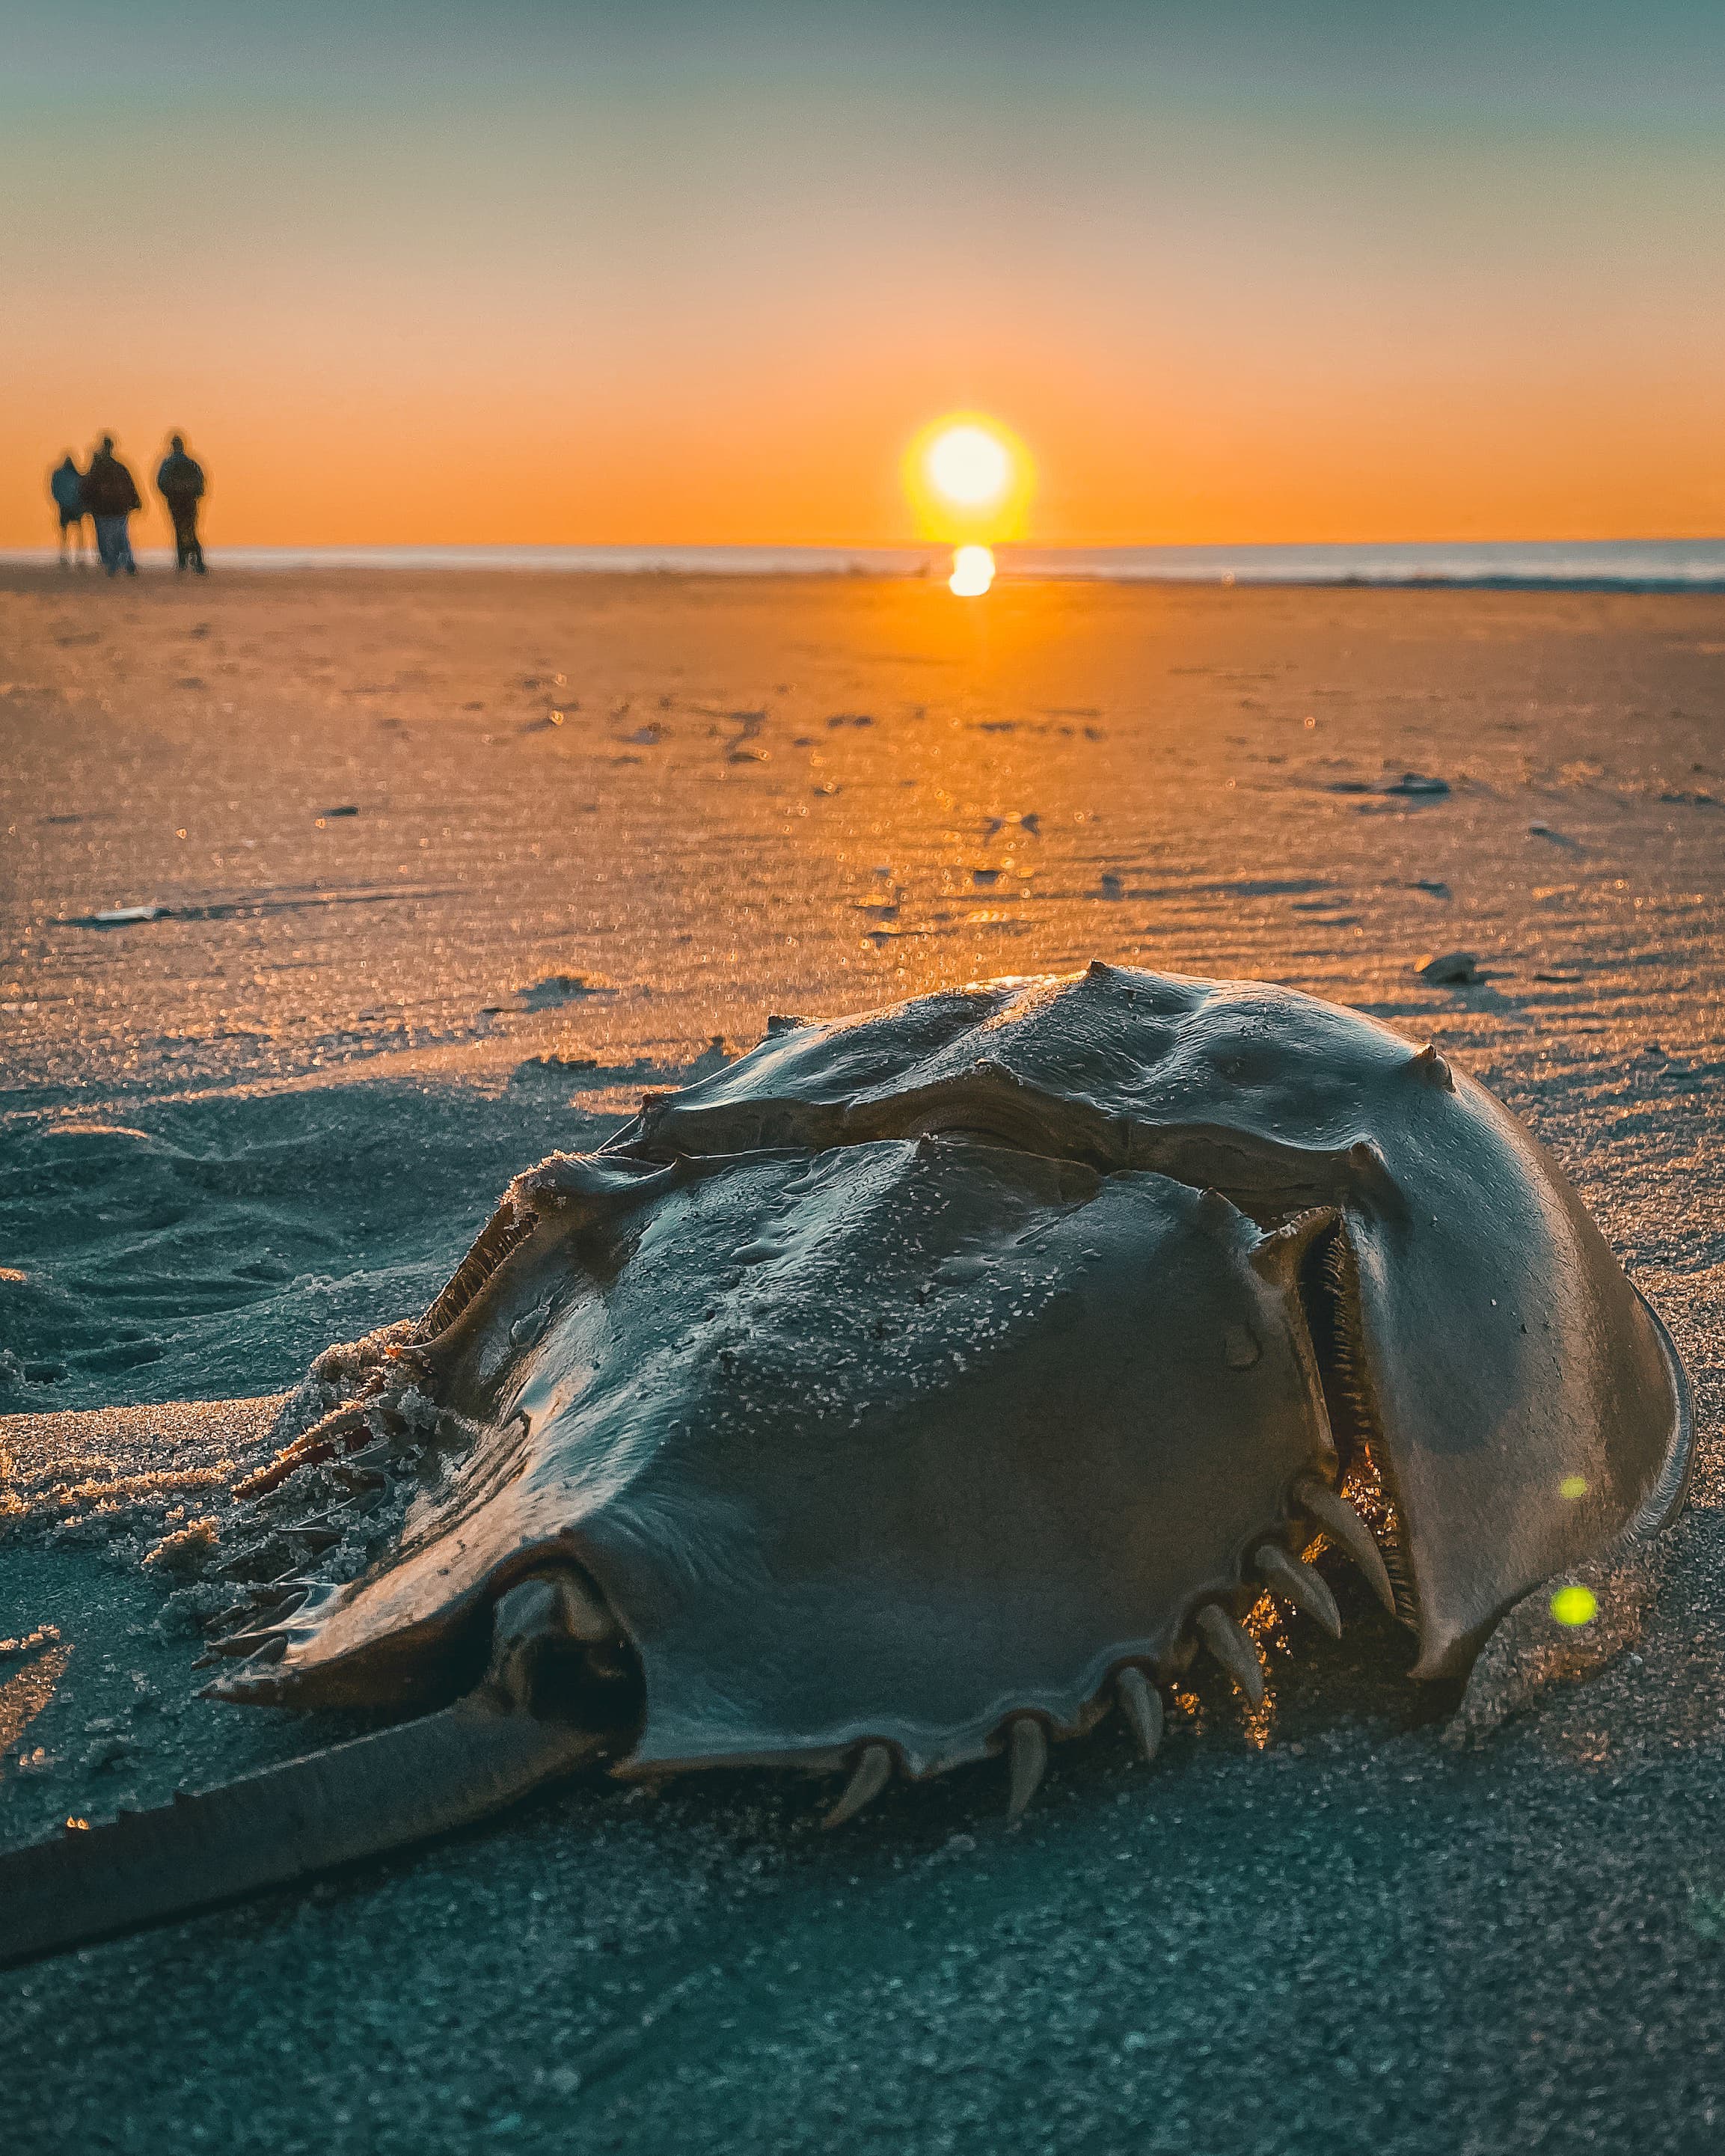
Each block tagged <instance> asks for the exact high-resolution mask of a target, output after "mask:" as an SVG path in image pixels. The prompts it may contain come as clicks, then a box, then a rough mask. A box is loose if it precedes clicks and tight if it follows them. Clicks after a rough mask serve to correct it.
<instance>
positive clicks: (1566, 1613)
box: [1551, 1587, 1599, 1625]
mask: <svg viewBox="0 0 1725 2156" xmlns="http://www.w3.org/2000/svg"><path fill="white" fill-rule="evenodd" d="M1551 1614H1552V1615H1553V1617H1555V1618H1556V1619H1557V1620H1558V1624H1560V1625H1591V1624H1592V1622H1593V1621H1594V1618H1595V1617H1597V1616H1598V1615H1599V1597H1598V1595H1596V1594H1594V1591H1593V1589H1592V1588H1590V1587H1560V1588H1559V1589H1558V1591H1557V1593H1556V1594H1554V1595H1553V1597H1552V1599H1551Z"/></svg>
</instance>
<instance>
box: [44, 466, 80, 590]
mask: <svg viewBox="0 0 1725 2156" xmlns="http://www.w3.org/2000/svg"><path fill="white" fill-rule="evenodd" d="M48 490H49V493H50V494H51V495H53V496H54V507H55V509H56V510H58V511H59V520H60V567H62V568H63V569H65V568H69V567H71V564H72V562H73V560H74V558H75V559H77V560H78V561H80V562H87V561H88V560H89V559H90V536H89V534H88V533H87V532H86V531H85V528H84V518H85V507H84V475H83V473H82V472H81V471H80V470H79V469H78V465H77V463H76V461H75V459H74V457H73V455H72V452H71V451H70V450H69V449H68V450H67V452H66V454H65V458H64V461H63V462H61V463H59V464H57V465H55V466H54V470H52V471H51V472H50V473H49V475H48ZM68 547H70V549H71V552H70V553H68V552H67V551H66V550H67V548H68Z"/></svg>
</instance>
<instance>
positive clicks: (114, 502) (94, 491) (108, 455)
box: [84, 434, 144, 577]
mask: <svg viewBox="0 0 1725 2156" xmlns="http://www.w3.org/2000/svg"><path fill="white" fill-rule="evenodd" d="M84 506H85V508H86V509H87V510H88V511H90V515H91V516H93V517H94V518H95V535H96V552H97V553H98V554H100V557H101V560H102V567H104V568H105V570H106V571H107V572H108V574H109V575H110V577H111V576H115V575H116V574H117V573H118V572H119V571H120V570H121V569H124V570H125V572H126V575H127V576H129V577H135V576H136V574H137V572H138V565H137V563H136V562H135V561H133V559H132V557H131V532H130V531H128V530H127V528H126V520H127V518H128V517H130V516H131V513H132V511H133V510H135V509H141V508H142V507H143V506H144V505H143V503H142V501H141V500H140V499H139V497H138V490H137V487H136V485H135V484H134V482H133V480H132V475H131V473H130V472H129V471H128V470H126V466H125V465H123V464H121V461H120V459H119V458H118V457H116V455H115V454H114V437H113V436H112V435H111V434H104V435H103V437H102V445H101V447H100V449H98V450H97V451H96V453H95V455H94V456H93V457H92V458H91V459H90V470H88V471H87V472H85V475H84Z"/></svg>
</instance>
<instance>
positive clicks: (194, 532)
mask: <svg viewBox="0 0 1725 2156" xmlns="http://www.w3.org/2000/svg"><path fill="white" fill-rule="evenodd" d="M156 490H157V493H158V494H159V495H161V496H162V500H164V501H165V502H166V503H167V513H168V515H169V516H171V517H172V519H173V521H174V567H176V568H177V569H196V570H197V572H198V575H199V576H200V577H201V576H202V575H203V543H202V542H201V541H200V540H199V538H198V503H199V502H200V501H202V500H203V465H200V464H198V462H197V461H196V460H195V459H193V458H191V457H188V456H187V454H186V444H185V443H184V441H183V440H182V439H181V437H180V436H179V435H178V434H176V435H175V436H174V438H173V440H172V445H171V446H170V448H169V449H168V453H167V455H166V456H165V457H164V458H163V459H162V469H161V470H160V471H158V472H157V475H156Z"/></svg>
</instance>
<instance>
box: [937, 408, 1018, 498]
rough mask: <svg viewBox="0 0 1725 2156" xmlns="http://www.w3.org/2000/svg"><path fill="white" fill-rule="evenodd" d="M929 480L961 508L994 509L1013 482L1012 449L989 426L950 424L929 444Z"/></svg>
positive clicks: (942, 495) (938, 492)
mask: <svg viewBox="0 0 1725 2156" xmlns="http://www.w3.org/2000/svg"><path fill="white" fill-rule="evenodd" d="M925 462H926V464H927V469H928V483H929V485H931V486H932V488H933V489H934V490H935V492H936V493H937V495H940V496H941V497H942V500H946V501H950V502H952V504H953V505H954V506H957V508H960V509H992V508H993V507H994V506H995V505H996V503H997V502H999V501H1001V500H1004V498H1005V495H1006V490H1007V489H1008V487H1009V486H1010V485H1011V484H1012V453H1011V451H1010V450H1009V449H1008V448H1007V446H1006V444H1005V443H1004V442H1003V441H1002V440H1001V439H1000V438H999V435H998V434H990V433H989V432H988V429H987V428H986V427H978V426H963V427H948V428H947V430H946V432H945V433H944V434H937V435H936V436H935V438H934V439H933V441H932V442H931V443H930V444H929V446H928V452H927V458H926V459H925Z"/></svg>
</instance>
